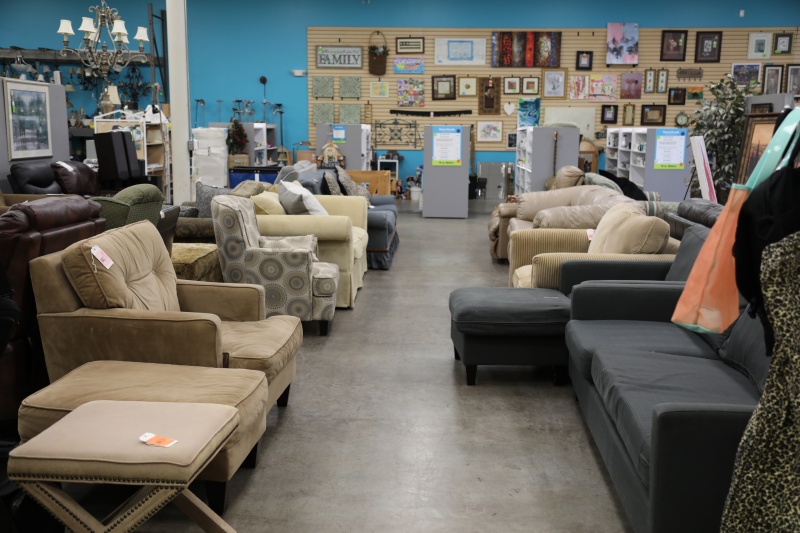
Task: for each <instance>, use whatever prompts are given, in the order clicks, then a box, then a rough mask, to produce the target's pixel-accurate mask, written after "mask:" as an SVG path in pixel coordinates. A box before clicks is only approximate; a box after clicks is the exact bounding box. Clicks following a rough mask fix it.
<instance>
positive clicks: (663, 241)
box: [508, 204, 678, 289]
mask: <svg viewBox="0 0 800 533" xmlns="http://www.w3.org/2000/svg"><path fill="white" fill-rule="evenodd" d="M590 235H591V236H592V238H591V240H590ZM677 244H678V242H677V241H675V240H674V239H671V238H670V236H669V224H667V222H665V221H664V220H662V219H660V218H658V217H654V216H645V215H643V214H642V213H641V212H640V211H639V210H638V209H637V208H636V207H634V206H631V205H627V204H620V205H616V206H614V207H612V208H611V209H610V210H609V211H608V213H606V215H605V216H603V219H602V220H601V221H600V224H598V226H597V229H596V230H586V229H548V228H537V229H523V230H517V231H514V232H511V238H510V242H509V248H508V255H509V257H508V261H509V265H508V266H509V268H508V271H509V280H508V281H509V286H511V287H538V288H547V289H559V283H560V281H561V275H560V270H561V265H562V264H563V263H564V262H566V261H575V260H586V261H672V260H673V259H674V257H675V255H674V254H675V252H676V251H677Z"/></svg>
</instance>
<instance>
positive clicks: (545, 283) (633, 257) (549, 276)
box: [531, 230, 675, 289]
mask: <svg viewBox="0 0 800 533" xmlns="http://www.w3.org/2000/svg"><path fill="white" fill-rule="evenodd" d="M534 231H542V230H534ZM674 258H675V256H674V255H670V254H588V253H584V254H580V253H577V254H576V253H542V254H538V255H536V256H534V258H533V270H532V272H531V275H532V285H531V286H532V287H538V288H543V289H560V288H561V265H563V264H564V263H565V262H567V261H575V260H583V259H585V260H588V261H672V260H673V259H674Z"/></svg>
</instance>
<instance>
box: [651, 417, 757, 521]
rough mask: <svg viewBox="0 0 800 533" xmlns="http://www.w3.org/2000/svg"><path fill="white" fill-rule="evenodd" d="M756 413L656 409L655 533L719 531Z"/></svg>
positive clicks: (653, 456)
mask: <svg viewBox="0 0 800 533" xmlns="http://www.w3.org/2000/svg"><path fill="white" fill-rule="evenodd" d="M754 408H755V406H754V405H700V404H677V403H665V404H660V405H657V406H655V408H654V409H653V431H652V446H651V451H650V454H651V455H650V512H651V520H650V523H651V524H652V525H653V531H654V533H667V532H673V531H719V528H720V521H721V517H722V510H723V507H724V504H725V499H726V497H727V495H728V488H729V487H730V484H731V477H732V475H733V465H734V461H735V457H736V452H737V450H738V448H739V441H740V440H741V439H742V434H743V433H744V429H745V426H747V422H748V420H750V416H751V415H752V413H753V409H754Z"/></svg>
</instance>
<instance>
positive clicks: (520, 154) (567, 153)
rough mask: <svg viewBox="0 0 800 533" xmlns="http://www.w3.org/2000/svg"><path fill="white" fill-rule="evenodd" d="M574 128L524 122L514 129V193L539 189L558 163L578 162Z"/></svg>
mask: <svg viewBox="0 0 800 533" xmlns="http://www.w3.org/2000/svg"><path fill="white" fill-rule="evenodd" d="M579 142H580V131H579V130H578V128H549V127H534V126H526V127H524V128H519V129H517V157H516V178H515V180H514V192H515V194H522V193H526V192H530V191H543V190H544V184H545V182H546V181H547V180H549V179H550V178H552V177H553V176H554V175H555V174H556V172H557V171H558V169H560V168H561V167H564V166H567V165H572V166H578V145H579Z"/></svg>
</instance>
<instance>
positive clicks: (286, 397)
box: [278, 383, 292, 407]
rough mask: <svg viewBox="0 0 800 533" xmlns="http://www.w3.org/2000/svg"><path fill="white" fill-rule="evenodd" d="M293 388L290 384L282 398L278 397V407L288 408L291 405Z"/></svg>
mask: <svg viewBox="0 0 800 533" xmlns="http://www.w3.org/2000/svg"><path fill="white" fill-rule="evenodd" d="M291 387H292V384H291V383H290V384H289V385H288V386H287V387H286V390H285V391H283V393H282V394H281V395H280V396H278V407H286V406H287V405H288V404H289V389H290V388H291Z"/></svg>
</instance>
